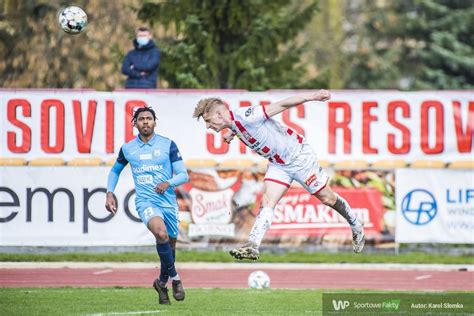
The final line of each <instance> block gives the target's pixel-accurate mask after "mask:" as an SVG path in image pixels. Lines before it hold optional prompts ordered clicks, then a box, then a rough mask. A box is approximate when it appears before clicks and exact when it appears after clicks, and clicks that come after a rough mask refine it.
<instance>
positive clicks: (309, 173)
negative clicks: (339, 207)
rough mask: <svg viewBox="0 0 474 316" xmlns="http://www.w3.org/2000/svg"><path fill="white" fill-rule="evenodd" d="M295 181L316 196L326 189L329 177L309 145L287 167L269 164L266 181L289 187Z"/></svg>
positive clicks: (305, 145)
mask: <svg viewBox="0 0 474 316" xmlns="http://www.w3.org/2000/svg"><path fill="white" fill-rule="evenodd" d="M293 180H295V181H296V182H298V183H299V184H301V185H302V186H303V187H304V188H305V189H306V190H307V191H308V192H309V193H311V194H315V193H318V192H319V191H321V190H322V189H324V187H326V185H327V183H328V180H329V177H328V175H327V174H326V173H325V172H324V170H323V168H322V167H321V166H320V165H319V162H318V160H317V159H316V154H315V153H314V151H313V150H312V149H311V147H310V146H309V145H308V144H304V145H303V148H302V149H301V152H300V154H299V155H298V157H297V158H296V159H295V160H294V161H292V162H291V163H289V164H287V165H277V164H274V163H269V164H268V170H267V173H266V174H265V179H264V181H273V182H276V183H279V184H282V185H285V186H287V187H290V185H291V182H293Z"/></svg>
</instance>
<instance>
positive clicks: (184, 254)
mask: <svg viewBox="0 0 474 316" xmlns="http://www.w3.org/2000/svg"><path fill="white" fill-rule="evenodd" d="M156 260H157V255H156V253H154V252H153V253H152V252H149V253H145V252H140V253H138V252H122V253H59V254H9V253H0V262H2V261H14V262H18V261H36V262H40V261H41V262H53V261H75V262H156ZM177 261H178V262H234V261H235V260H234V259H233V258H232V257H231V256H230V255H229V254H228V253H227V252H225V251H205V252H204V251H179V250H178V255H177ZM259 262H262V263H273V262H284V263H289V262H295V263H426V264H430V263H439V264H474V256H472V255H460V256H453V255H449V254H429V253H424V252H410V253H403V254H399V255H395V254H371V253H364V254H361V255H356V254H354V253H352V252H347V253H318V252H315V253H308V252H302V251H295V252H287V253H283V254H273V253H270V252H265V251H264V252H262V256H261V258H260V260H259Z"/></svg>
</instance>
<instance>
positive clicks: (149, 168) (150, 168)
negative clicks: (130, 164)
mask: <svg viewBox="0 0 474 316" xmlns="http://www.w3.org/2000/svg"><path fill="white" fill-rule="evenodd" d="M161 170H163V165H152V166H149V165H143V166H140V167H135V168H132V171H133V173H142V172H150V171H161Z"/></svg>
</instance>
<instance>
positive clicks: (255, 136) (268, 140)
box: [230, 105, 305, 165]
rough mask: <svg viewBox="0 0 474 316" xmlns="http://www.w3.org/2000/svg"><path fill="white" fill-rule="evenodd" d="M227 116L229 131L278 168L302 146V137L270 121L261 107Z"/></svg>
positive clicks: (249, 108)
mask: <svg viewBox="0 0 474 316" xmlns="http://www.w3.org/2000/svg"><path fill="white" fill-rule="evenodd" d="M230 113H231V118H232V127H231V129H232V131H233V132H234V133H235V134H236V135H237V136H238V137H239V138H240V140H241V141H242V142H244V143H245V144H246V145H247V146H248V147H250V148H251V149H253V150H254V151H255V152H256V153H258V154H259V155H260V156H262V157H265V158H267V159H268V160H269V161H270V162H273V163H275V164H280V165H286V164H289V163H291V162H292V161H293V160H295V159H296V157H297V156H298V154H299V153H300V152H301V149H302V147H303V144H305V139H304V137H303V136H301V135H299V134H297V133H296V132H295V131H293V130H292V129H290V128H288V127H286V126H284V125H282V124H281V123H279V122H277V121H276V120H274V119H272V118H270V117H269V116H268V115H267V113H266V112H265V107H264V106H259V105H256V106H251V107H242V108H239V109H237V110H235V111H231V112H230Z"/></svg>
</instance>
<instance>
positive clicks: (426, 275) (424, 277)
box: [415, 274, 431, 281]
mask: <svg viewBox="0 0 474 316" xmlns="http://www.w3.org/2000/svg"><path fill="white" fill-rule="evenodd" d="M429 278H431V274H425V275H420V276H417V277H416V278H415V280H417V281H418V280H425V279H429Z"/></svg>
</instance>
